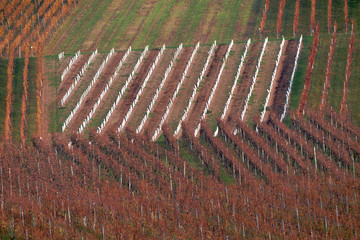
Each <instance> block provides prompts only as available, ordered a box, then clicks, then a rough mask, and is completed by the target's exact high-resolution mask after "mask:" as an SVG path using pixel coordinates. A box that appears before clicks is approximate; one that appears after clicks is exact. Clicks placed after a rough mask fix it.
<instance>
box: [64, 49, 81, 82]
mask: <svg viewBox="0 0 360 240" xmlns="http://www.w3.org/2000/svg"><path fill="white" fill-rule="evenodd" d="M79 57H80V50H79V51H77V52H76V53H75V56H74V57H73V58H71V59H70V62H69V65H68V66H67V67H66V68H65V70H64V71H63V73H62V74H61V77H60V80H61V81H62V80H64V78H65V76H66V74H67V73H68V72H69V70H70V69H71V67H72V65H73V64H74V63H75V62H76V60H78V58H79Z"/></svg>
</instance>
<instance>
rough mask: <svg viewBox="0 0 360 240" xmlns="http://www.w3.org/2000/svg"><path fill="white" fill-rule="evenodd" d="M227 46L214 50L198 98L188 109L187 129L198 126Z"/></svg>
mask: <svg viewBox="0 0 360 240" xmlns="http://www.w3.org/2000/svg"><path fill="white" fill-rule="evenodd" d="M227 48H228V45H223V44H222V45H219V46H218V47H217V48H216V50H215V55H214V58H213V60H212V62H211V63H210V66H209V69H208V71H207V73H206V74H205V76H206V79H205V81H204V85H203V86H202V87H201V85H200V87H199V89H200V92H199V93H198V94H197V95H198V96H197V97H196V98H195V99H196V100H195V104H193V106H192V107H191V108H190V112H189V115H188V122H189V127H190V128H192V129H194V130H195V128H196V127H197V125H198V124H199V121H200V118H201V115H202V113H203V111H204V109H205V105H206V102H207V100H208V99H209V97H210V94H211V90H212V88H213V87H214V84H215V81H216V78H217V76H218V74H219V70H220V68H221V65H222V59H223V58H224V56H225V53H226V51H227Z"/></svg>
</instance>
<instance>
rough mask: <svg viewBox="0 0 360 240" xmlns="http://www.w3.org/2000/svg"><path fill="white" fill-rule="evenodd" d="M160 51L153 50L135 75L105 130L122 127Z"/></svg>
mask: <svg viewBox="0 0 360 240" xmlns="http://www.w3.org/2000/svg"><path fill="white" fill-rule="evenodd" d="M158 53H159V50H157V49H156V50H151V51H150V53H148V54H147V56H146V58H145V59H144V61H143V62H142V64H141V66H140V67H139V71H138V72H137V73H136V74H135V76H134V79H133V80H132V81H131V83H130V86H129V87H128V91H127V92H126V93H125V97H123V99H122V100H121V101H120V102H119V104H118V106H117V108H116V110H115V111H114V112H113V114H112V116H111V118H110V120H109V122H108V124H107V126H106V128H105V130H117V128H118V127H119V126H120V124H121V122H122V120H123V118H124V117H125V115H126V113H127V112H128V111H129V109H130V106H131V104H132V102H133V101H134V99H135V97H136V95H137V93H138V91H139V89H140V87H141V85H142V83H143V81H144V79H145V77H146V74H147V73H148V71H149V69H150V67H151V65H152V64H153V62H154V61H155V58H156V56H157V55H158Z"/></svg>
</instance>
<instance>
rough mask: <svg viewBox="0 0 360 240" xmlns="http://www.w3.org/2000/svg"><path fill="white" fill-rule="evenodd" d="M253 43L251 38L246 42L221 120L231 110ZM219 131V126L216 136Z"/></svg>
mask: <svg viewBox="0 0 360 240" xmlns="http://www.w3.org/2000/svg"><path fill="white" fill-rule="evenodd" d="M250 44H251V39H249V40H248V41H247V43H246V46H245V50H244V53H243V55H242V56H241V61H240V64H239V66H238V69H237V72H236V75H235V79H234V83H233V85H232V87H231V90H230V93H229V97H228V98H227V100H226V103H225V107H224V110H223V112H222V114H221V117H220V119H221V120H224V119H225V117H226V115H227V113H228V110H229V106H230V102H231V99H232V98H233V96H234V92H235V88H236V85H237V83H238V81H239V78H240V74H241V71H242V69H243V66H244V62H245V58H246V55H247V52H248V50H249V46H250ZM218 131H219V127H216V130H215V133H214V136H215V137H216V136H217V134H218Z"/></svg>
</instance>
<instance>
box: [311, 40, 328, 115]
mask: <svg viewBox="0 0 360 240" xmlns="http://www.w3.org/2000/svg"><path fill="white" fill-rule="evenodd" d="M320 39H321V40H320V45H319V51H318V54H317V56H316V60H315V65H314V70H313V73H312V75H311V83H310V91H309V98H308V101H307V106H308V107H310V108H312V109H318V108H319V106H320V102H321V96H322V92H323V89H324V82H325V74H326V65H327V58H328V52H329V46H330V39H331V38H330V36H328V35H322V36H320Z"/></svg>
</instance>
